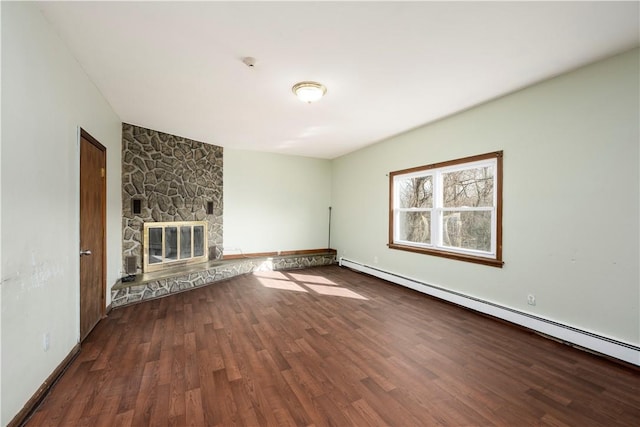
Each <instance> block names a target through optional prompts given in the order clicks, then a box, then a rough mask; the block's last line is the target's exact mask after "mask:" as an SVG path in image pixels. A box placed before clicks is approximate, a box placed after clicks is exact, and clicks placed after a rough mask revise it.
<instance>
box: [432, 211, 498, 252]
mask: <svg viewBox="0 0 640 427" xmlns="http://www.w3.org/2000/svg"><path fill="white" fill-rule="evenodd" d="M442 243H443V245H444V246H450V247H454V248H462V249H473V250H478V251H485V252H491V212H490V211H463V212H451V211H445V212H443V216H442Z"/></svg>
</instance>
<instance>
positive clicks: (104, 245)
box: [77, 127, 107, 342]
mask: <svg viewBox="0 0 640 427" xmlns="http://www.w3.org/2000/svg"><path fill="white" fill-rule="evenodd" d="M82 138H84V139H86V140H87V141H88V142H89V143H91V145H93V146H95V147H96V148H97V149H99V150H100V151H102V152H103V155H104V179H103V180H102V188H100V191H101V193H102V206H103V208H102V212H101V215H100V222H101V224H102V259H101V260H100V263H101V271H102V274H101V277H100V281H101V282H102V285H101V290H100V304H99V305H100V318H103V317H105V313H106V301H107V294H106V292H107V147H105V146H104V145H102V144H101V143H100V142H99V141H98V140H97V139H95V138H94V137H93V136H91V135H90V134H89V132H87V131H85V130H84V129H83V128H82V127H79V132H78V254H79V252H80V251H81V250H82V248H81V247H80V245H81V243H82V242H81V233H82V230H81V226H80V225H81V221H82V218H81V216H80V207H81V203H82V201H81V200H80V199H81V193H80V185H81V182H80V179H81V168H82V155H81V150H82ZM78 259H79V255H78ZM81 281H82V276H81V274H80V263H79V262H78V288H77V289H78V336H79V339H78V342H82V341H83V340H84V339H85V338H86V337H87V336H88V335H89V333H90V332H91V330H93V328H94V327H95V325H94V326H93V327H92V328H91V330H89V331H88V332H87V333H86V335H85V336H84V337H83V336H82V330H81V329H82V323H81V316H82V314H81V313H82V306H81V304H82V298H81V286H82V283H81Z"/></svg>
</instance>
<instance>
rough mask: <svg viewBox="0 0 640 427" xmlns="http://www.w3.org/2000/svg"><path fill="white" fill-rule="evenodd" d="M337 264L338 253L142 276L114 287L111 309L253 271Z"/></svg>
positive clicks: (233, 262)
mask: <svg viewBox="0 0 640 427" xmlns="http://www.w3.org/2000/svg"><path fill="white" fill-rule="evenodd" d="M335 263H336V253H335V251H327V252H322V253H315V254H305V255H284V256H273V257H261V258H240V259H233V260H228V261H219V260H218V261H209V262H208V263H203V264H196V265H191V266H188V267H182V268H178V269H176V270H173V271H167V272H156V273H147V274H139V275H138V277H137V278H136V280H135V281H133V282H118V283H117V284H115V285H114V286H113V288H112V289H111V307H112V308H115V307H122V306H125V305H129V304H133V303H137V302H140V301H145V300H150V299H154V298H159V297H162V296H166V295H170V294H174V293H178V292H182V291H186V290H189V289H194V288H198V287H200V286H205V285H208V284H211V283H214V282H218V281H220V280H225V279H228V278H230V277H235V276H239V275H241V274H247V273H252V272H254V271H272V270H274V271H275V270H295V269H299V268H307V267H315V266H320V265H331V264H335Z"/></svg>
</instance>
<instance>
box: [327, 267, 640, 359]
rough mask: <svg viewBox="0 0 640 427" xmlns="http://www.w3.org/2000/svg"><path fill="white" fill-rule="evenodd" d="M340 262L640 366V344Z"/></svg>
mask: <svg viewBox="0 0 640 427" xmlns="http://www.w3.org/2000/svg"><path fill="white" fill-rule="evenodd" d="M339 264H340V266H341V267H342V266H344V267H348V268H351V269H353V270H357V271H361V272H363V273H367V274H370V275H371V276H375V277H378V278H380V279H384V280H387V281H389V282H392V283H396V284H398V285H401V286H405V287H407V288H411V289H414V290H416V291H418V292H422V293H424V294H427V295H431V296H434V297H436V298H440V299H442V300H445V301H449V302H452V303H454V304H458V305H461V306H463V307H466V308H470V309H472V310H475V311H479V312H481V313H485V314H488V315H490V316H494V317H497V318H499V319H503V320H506V321H508V322H511V323H515V324H517V325H521V326H524V327H526V328H529V329H532V330H534V331H537V332H540V333H542V334H545V335H548V336H551V337H554V338H557V339H559V340H561V341H564V342H567V343H570V344H574V345H576V346H579V347H583V348H585V349H588V350H592V351H595V352H597V353H601V354H604V355H607V356H610V357H613V358H615V359H619V360H622V361H625V362H628V363H631V364H633V365H636V366H640V347H638V346H635V345H632V344H628V343H624V342H621V341H617V340H614V339H611V338H607V337H604V336H601V335H597V334H594V333H591V332H588V331H584V330H581V329H578V328H575V327H572V326H569V325H564V324H562V323H558V322H555V321H553V320H549V319H545V318H543V317H538V316H534V315H532V314H529V313H524V312H521V311H518V310H514V309H512V308H508V307H504V306H501V305H498V304H495V303H492V302H488V301H483V300H481V299H478V298H474V297H471V296H468V295H464V294H461V293H458V292H454V291H450V290H447V289H443V288H440V287H437V286H433V285H430V284H428V283H424V282H421V281H419V280H415V279H411V278H408V277H404V276H402V275H399V274H395V273H391V272H388V271H385V270H381V269H379V268H376V267H371V266H368V265H365V264H362V263H359V262H356V261H352V260H349V259H346V258H344V257H340V259H339Z"/></svg>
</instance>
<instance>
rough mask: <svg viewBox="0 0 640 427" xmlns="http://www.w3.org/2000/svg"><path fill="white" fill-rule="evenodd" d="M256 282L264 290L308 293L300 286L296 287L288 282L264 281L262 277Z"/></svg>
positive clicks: (277, 280)
mask: <svg viewBox="0 0 640 427" xmlns="http://www.w3.org/2000/svg"><path fill="white" fill-rule="evenodd" d="M258 280H259V281H260V284H261V285H262V286H264V287H265V288H271V289H282V290H283V291H296V292H308V291H307V290H306V289H304V288H303V287H302V286H300V285H297V284H296V283H294V282H292V281H290V280H279V279H266V278H263V277H258Z"/></svg>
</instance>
